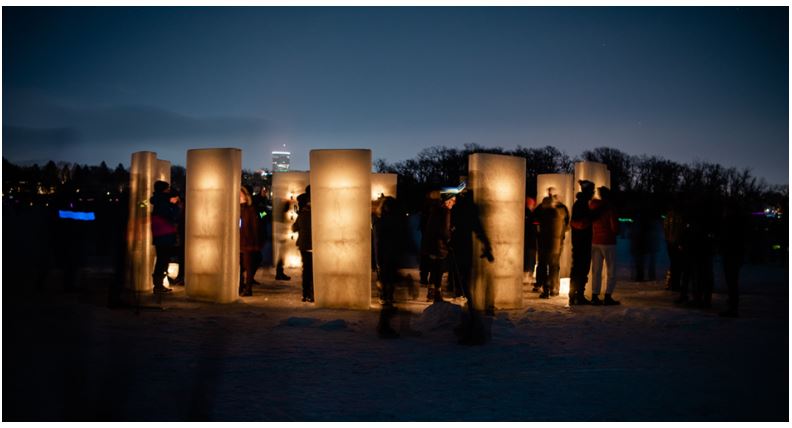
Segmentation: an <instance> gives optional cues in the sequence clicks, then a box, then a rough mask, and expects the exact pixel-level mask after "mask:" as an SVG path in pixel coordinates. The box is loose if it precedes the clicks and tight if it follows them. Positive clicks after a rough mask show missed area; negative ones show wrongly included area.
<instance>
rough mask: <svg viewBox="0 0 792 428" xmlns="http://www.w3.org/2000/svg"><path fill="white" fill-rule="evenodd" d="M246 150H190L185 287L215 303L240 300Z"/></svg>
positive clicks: (194, 295) (188, 293) (196, 296)
mask: <svg viewBox="0 0 792 428" xmlns="http://www.w3.org/2000/svg"><path fill="white" fill-rule="evenodd" d="M241 173H242V151H241V150H239V149H193V150H188V151H187V198H186V209H187V213H186V214H187V215H186V224H185V227H186V230H185V235H186V239H185V254H184V258H185V261H184V268H185V275H184V280H185V287H186V290H187V296H189V297H192V298H195V299H199V300H208V301H212V302H217V303H228V302H233V301H235V300H237V299H238V298H239V187H240V185H241V183H240V181H241V180H240V176H241Z"/></svg>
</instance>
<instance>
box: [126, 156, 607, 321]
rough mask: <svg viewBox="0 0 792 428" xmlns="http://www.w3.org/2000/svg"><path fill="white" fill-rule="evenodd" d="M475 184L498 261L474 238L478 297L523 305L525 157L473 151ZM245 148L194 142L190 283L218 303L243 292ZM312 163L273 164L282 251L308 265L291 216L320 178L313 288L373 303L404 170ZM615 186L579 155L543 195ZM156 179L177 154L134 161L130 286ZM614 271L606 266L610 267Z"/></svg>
mask: <svg viewBox="0 0 792 428" xmlns="http://www.w3.org/2000/svg"><path fill="white" fill-rule="evenodd" d="M468 162H469V164H468V169H469V187H470V189H471V190H472V191H473V195H474V202H475V203H476V204H477V205H478V206H479V212H480V215H481V221H482V224H483V226H484V229H485V230H486V232H487V235H488V237H489V239H490V242H491V243H492V249H493V254H494V256H495V261H494V262H492V263H490V262H487V261H486V260H484V259H482V258H479V257H478V255H479V254H481V250H482V248H481V243H480V242H478V240H476V239H474V249H473V254H474V260H473V275H472V280H471V281H472V283H471V291H472V297H473V305H474V307H476V308H477V309H483V308H484V306H485V302H487V301H492V302H494V304H495V306H496V307H498V308H502V309H511V308H520V307H522V306H523V299H522V275H523V244H524V242H523V231H524V221H523V219H524V214H525V198H524V195H525V160H524V159H523V158H520V157H514V156H505V155H495V154H481V153H477V154H472V155H470V156H469V158H468ZM241 168H242V152H241V150H239V149H234V148H221V149H195V150H189V151H188V152H187V189H186V192H187V198H186V207H185V208H186V215H185V219H186V224H185V263H184V267H185V275H184V277H185V287H186V293H187V296H189V297H191V298H194V299H198V300H205V301H211V302H217V303H228V302H233V301H235V300H237V299H238V298H239V295H238V285H239V284H238V283H239V233H238V230H237V229H238V218H239V191H240V190H239V189H240V182H239V177H240V175H241ZM310 170H311V172H310V173H309V172H304V171H290V172H276V173H274V174H273V182H272V192H273V213H272V215H273V216H274V220H275V221H274V222H273V256H274V260H275V261H277V260H283V261H284V263H285V265H286V266H287V267H299V266H300V256H299V251H298V249H297V247H296V245H295V243H294V242H295V241H296V237H295V236H294V234H293V233H292V232H291V224H292V223H294V220H295V219H296V215H297V212H296V199H297V196H298V195H299V194H300V193H303V192H304V191H305V187H306V186H307V185H308V184H310V185H311V205H312V209H311V212H312V218H311V225H312V247H313V253H314V256H313V257H314V272H313V276H314V294H315V299H316V303H317V305H318V306H322V307H332V308H351V309H367V308H369V306H370V305H371V288H370V284H371V255H370V252H371V229H370V228H371V201H372V200H376V199H377V198H378V197H379V196H380V195H381V194H384V195H386V196H395V195H396V175H395V174H372V173H371V151H370V150H362V149H355V150H312V151H311V153H310ZM582 179H587V180H590V181H593V182H594V183H595V186H596V187H599V186H603V185H604V186H608V187H610V172H609V171H608V170H607V168H606V167H605V165H603V164H599V163H596V162H577V163H576V164H575V174H574V175H572V174H540V175H538V177H537V202H541V199H542V197H543V196H544V195H546V192H547V188H548V187H550V186H553V187H556V188H557V189H558V191H559V200H560V201H561V202H563V203H564V205H566V206H567V208H569V209H570V210H571V207H572V204H573V202H574V195H575V193H576V192H577V186H576V185H575V183H576V181H577V180H582ZM157 180H163V181H168V182H170V162H167V161H163V160H158V159H157V158H156V153H153V152H137V153H134V154H133V155H132V164H131V167H130V193H131V195H130V196H131V197H130V206H129V212H130V216H129V224H128V230H127V253H128V258H127V259H128V260H129V262H128V264H127V281H126V284H127V288H129V289H132V290H134V291H136V292H146V291H151V289H152V283H151V269H152V267H153V264H154V252H153V247H152V238H151V229H150V220H151V209H150V207H149V205H148V200H149V198H150V197H151V194H152V191H153V183H154V181H157ZM570 260H571V249H570V239H569V236H567V238H566V239H565V240H564V248H563V250H562V257H561V276H562V277H565V276H569V265H570ZM603 274H605V272H603Z"/></svg>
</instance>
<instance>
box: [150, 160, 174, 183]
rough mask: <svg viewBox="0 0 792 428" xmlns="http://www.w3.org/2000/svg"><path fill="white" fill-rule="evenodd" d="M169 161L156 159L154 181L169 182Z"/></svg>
mask: <svg viewBox="0 0 792 428" xmlns="http://www.w3.org/2000/svg"><path fill="white" fill-rule="evenodd" d="M170 167H171V163H170V161H166V160H162V159H157V169H156V170H155V171H154V181H165V182H167V183H168V184H170Z"/></svg>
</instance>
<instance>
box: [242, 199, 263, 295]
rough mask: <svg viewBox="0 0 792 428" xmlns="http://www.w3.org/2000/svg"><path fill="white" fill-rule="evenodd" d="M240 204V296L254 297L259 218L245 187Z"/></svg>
mask: <svg viewBox="0 0 792 428" xmlns="http://www.w3.org/2000/svg"><path fill="white" fill-rule="evenodd" d="M239 203H240V206H239V258H240V264H241V266H242V269H240V271H239V276H240V279H239V295H240V296H252V295H253V278H254V276H255V275H256V270H257V269H256V268H257V267H258V263H256V261H257V260H258V253H259V251H261V235H260V231H259V218H258V213H257V212H256V208H255V207H253V198H252V197H251V196H250V192H249V191H248V190H247V189H246V188H245V187H244V186H243V187H241V188H240V191H239ZM243 272H244V278H243V277H242V274H243Z"/></svg>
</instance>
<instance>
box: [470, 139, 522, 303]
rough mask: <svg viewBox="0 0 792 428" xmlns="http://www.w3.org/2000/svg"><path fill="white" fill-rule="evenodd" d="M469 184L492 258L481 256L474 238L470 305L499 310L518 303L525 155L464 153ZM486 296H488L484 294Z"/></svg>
mask: <svg viewBox="0 0 792 428" xmlns="http://www.w3.org/2000/svg"><path fill="white" fill-rule="evenodd" d="M468 172H469V174H470V188H471V189H472V191H473V201H474V202H475V203H476V205H478V209H479V215H480V216H481V223H482V225H483V226H484V232H486V234H487V237H488V238H489V240H490V243H491V244H492V254H493V255H494V256H495V261H494V262H492V263H490V262H488V261H487V260H486V259H483V258H480V257H479V256H480V255H481V253H482V245H481V242H479V241H478V239H475V238H474V239H473V277H472V281H471V282H472V284H471V286H472V287H471V288H472V289H471V292H472V295H473V307H474V308H476V309H479V310H481V309H484V306H485V301H486V300H489V301H491V302H493V303H494V305H495V306H496V307H498V308H504V309H506V308H521V307H522V305H523V299H522V297H523V293H522V278H523V241H524V236H523V232H524V229H525V159H524V158H521V157H514V156H504V155H493V154H483V153H476V154H472V155H470V156H469V157H468ZM487 293H492V294H490V297H489V298H487V296H486V294H487Z"/></svg>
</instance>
